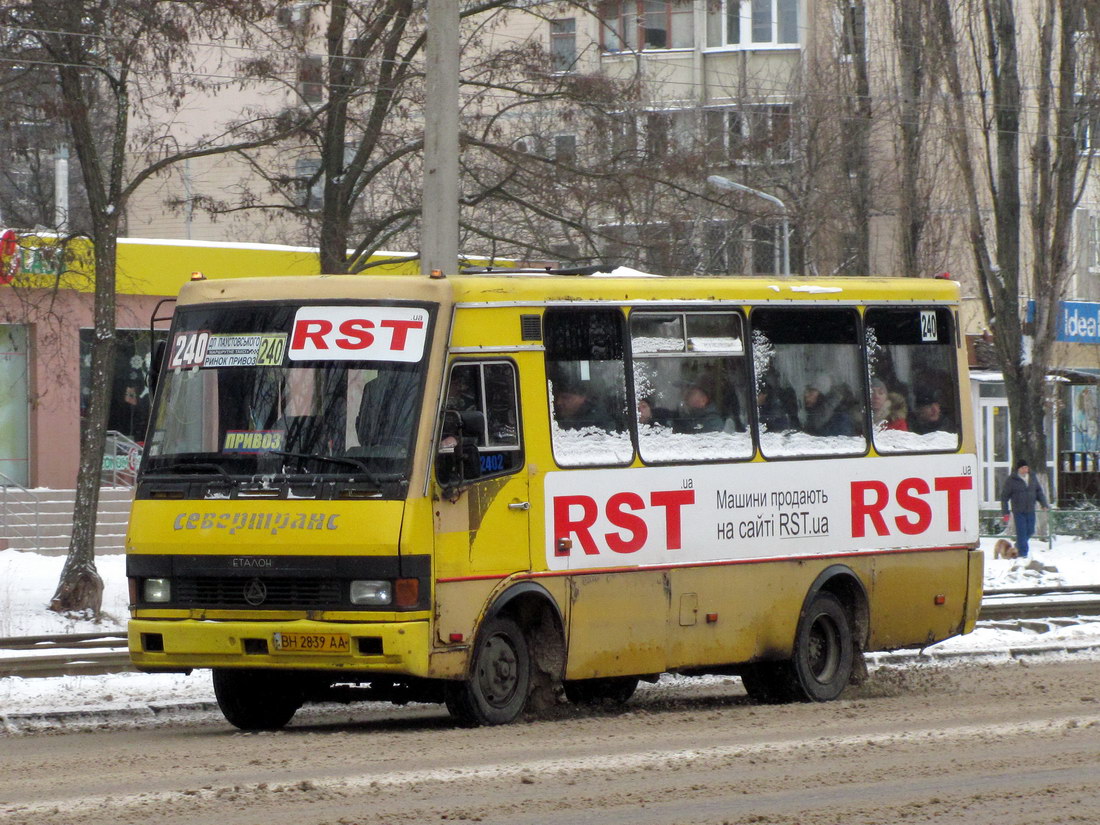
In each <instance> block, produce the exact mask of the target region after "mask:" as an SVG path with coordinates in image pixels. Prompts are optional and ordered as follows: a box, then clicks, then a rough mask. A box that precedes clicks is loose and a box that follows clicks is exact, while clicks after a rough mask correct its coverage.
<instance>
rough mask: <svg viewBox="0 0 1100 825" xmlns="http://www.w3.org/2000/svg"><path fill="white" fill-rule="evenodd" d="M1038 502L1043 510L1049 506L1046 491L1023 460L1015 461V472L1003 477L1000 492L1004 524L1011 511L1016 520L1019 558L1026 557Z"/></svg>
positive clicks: (1013, 518)
mask: <svg viewBox="0 0 1100 825" xmlns="http://www.w3.org/2000/svg"><path fill="white" fill-rule="evenodd" d="M1036 504H1038V505H1039V506H1041V507H1042V508H1043V509H1044V510H1046V509H1048V508H1049V505H1048V504H1047V497H1046V493H1044V492H1043V488H1042V487H1041V486H1040V485H1039V480H1038V479H1036V478H1035V477H1034V476H1032V475H1031V468H1030V467H1028V464H1027V462H1026V461H1024V460H1020V461H1017V462H1016V472H1015V473H1013V474H1012V475H1010V476H1009V477H1008V478H1007V479H1005V486H1004V491H1003V492H1002V493H1001V513H1002V514H1003V518H1004V521H1005V524H1008V517H1009V513H1010V511H1011V515H1012V520H1013V521H1015V522H1016V547H1017V549H1018V550H1019V551H1020V558H1021V559H1026V558H1027V553H1028V540H1029V539H1030V538H1031V537H1032V535H1034V533H1035V505H1036Z"/></svg>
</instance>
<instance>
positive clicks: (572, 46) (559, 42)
mask: <svg viewBox="0 0 1100 825" xmlns="http://www.w3.org/2000/svg"><path fill="white" fill-rule="evenodd" d="M576 62H577V21H576V19H575V18H572V17H569V18H566V19H564V20H551V21H550V63H551V65H552V66H553V67H554V71H555V72H568V71H572V70H573V65H574V64H575V63H576Z"/></svg>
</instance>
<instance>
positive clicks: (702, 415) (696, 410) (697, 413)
mask: <svg viewBox="0 0 1100 825" xmlns="http://www.w3.org/2000/svg"><path fill="white" fill-rule="evenodd" d="M713 387H714V382H713V381H711V380H709V379H708V378H706V377H704V378H700V379H698V380H696V381H694V382H693V383H691V384H689V385H688V387H687V389H686V390H684V400H683V403H682V404H681V406H680V417H679V418H678V419H677V421H676V427H675V429H676V430H677V432H683V433H716V432H721V431H722V429H723V428H724V427H725V426H726V419H724V418H723V417H722V414H721V413H720V412H718V407H717V406H716V405H715V403H714V389H713Z"/></svg>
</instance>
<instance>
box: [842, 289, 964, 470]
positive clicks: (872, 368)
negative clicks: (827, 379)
mask: <svg viewBox="0 0 1100 825" xmlns="http://www.w3.org/2000/svg"><path fill="white" fill-rule="evenodd" d="M864 326H865V329H866V332H865V336H866V343H867V375H868V379H869V387H870V409H871V422H872V436H873V438H874V444H875V449H876V450H878V451H879V452H880V453H897V452H928V451H935V450H952V451H953V450H957V449H958V447H959V432H960V430H959V399H958V392H957V389H956V388H957V386H958V376H957V374H956V355H955V344H954V341H955V338H954V327H953V319H952V317H951V312H950V311H949V310H948V309H947V308H945V307H871V308H869V309H868V310H867V312H866V315H865V316H864Z"/></svg>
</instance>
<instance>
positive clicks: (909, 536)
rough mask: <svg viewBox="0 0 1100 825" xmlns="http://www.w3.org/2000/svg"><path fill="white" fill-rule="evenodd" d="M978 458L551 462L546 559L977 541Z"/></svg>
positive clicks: (629, 559) (711, 558)
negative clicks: (608, 465)
mask: <svg viewBox="0 0 1100 825" xmlns="http://www.w3.org/2000/svg"><path fill="white" fill-rule="evenodd" d="M975 467H976V462H975V459H974V456H972V455H944V456H913V457H910V456H906V457H904V458H895V457H885V458H882V457H880V458H851V459H833V460H828V461H822V460H817V461H797V462H796V461H785V462H781V463H780V462H775V463H771V464H768V463H759V462H754V463H748V464H736V465H716V464H710V465H695V466H689V467H660V468H646V469H631V470H590V471H574V472H555V473H549V474H547V476H546V488H545V489H546V506H547V514H546V548H547V549H546V557H547V565H548V567H549V568H550V569H551V570H578V569H591V568H607V567H635V566H638V565H666V564H694V563H699V562H715V561H740V560H748V559H765V558H792V557H800V556H818V555H832V554H836V553H850V552H859V551H864V550H884V549H895V548H901V549H905V548H913V549H918V548H924V547H945V546H959V545H964V544H969V543H971V542H973V541H976V540H977V538H978V526H977V512H978V498H977V490H976V483H975ZM807 479H813V481H812V482H807Z"/></svg>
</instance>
